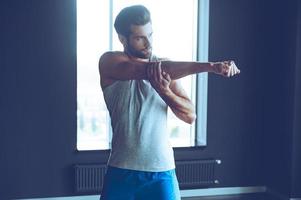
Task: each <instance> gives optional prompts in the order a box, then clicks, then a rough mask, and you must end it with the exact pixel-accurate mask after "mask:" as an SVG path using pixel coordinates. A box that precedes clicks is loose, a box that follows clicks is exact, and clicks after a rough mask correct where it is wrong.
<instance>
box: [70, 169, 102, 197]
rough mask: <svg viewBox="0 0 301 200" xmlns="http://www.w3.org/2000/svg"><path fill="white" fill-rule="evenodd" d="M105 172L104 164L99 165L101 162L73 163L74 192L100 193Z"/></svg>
mask: <svg viewBox="0 0 301 200" xmlns="http://www.w3.org/2000/svg"><path fill="white" fill-rule="evenodd" d="M105 172H106V165H101V164H80V165H75V186H76V192H79V193H88V192H92V193H93V192H97V193H100V191H101V188H102V184H103V178H104V175H105Z"/></svg>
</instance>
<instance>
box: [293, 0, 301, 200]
mask: <svg viewBox="0 0 301 200" xmlns="http://www.w3.org/2000/svg"><path fill="white" fill-rule="evenodd" d="M298 11H299V12H298V23H297V27H298V32H297V43H296V44H297V51H296V65H295V66H296V69H295V102H294V103H295V105H294V131H293V154H292V159H293V161H292V163H293V166H292V192H291V193H292V195H291V197H295V198H297V197H301V170H300V169H301V77H300V74H301V1H299V2H298Z"/></svg>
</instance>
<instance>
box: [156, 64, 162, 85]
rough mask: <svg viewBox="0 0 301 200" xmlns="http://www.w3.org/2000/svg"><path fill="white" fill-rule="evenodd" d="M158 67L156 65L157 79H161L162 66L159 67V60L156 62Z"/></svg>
mask: <svg viewBox="0 0 301 200" xmlns="http://www.w3.org/2000/svg"><path fill="white" fill-rule="evenodd" d="M157 65H158V67H157V74H156V76H157V78H158V81H161V80H162V68H161V62H159V63H158V64H157Z"/></svg>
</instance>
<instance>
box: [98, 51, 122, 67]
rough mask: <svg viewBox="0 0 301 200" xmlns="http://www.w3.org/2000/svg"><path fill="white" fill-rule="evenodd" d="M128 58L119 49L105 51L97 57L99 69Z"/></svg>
mask: <svg viewBox="0 0 301 200" xmlns="http://www.w3.org/2000/svg"><path fill="white" fill-rule="evenodd" d="M127 59H128V57H127V55H126V54H125V53H123V52H121V51H107V52H105V53H104V54H102V55H101V56H100V59H99V64H98V66H99V70H101V69H103V68H107V67H108V66H111V65H114V64H116V63H118V62H123V61H126V60H127Z"/></svg>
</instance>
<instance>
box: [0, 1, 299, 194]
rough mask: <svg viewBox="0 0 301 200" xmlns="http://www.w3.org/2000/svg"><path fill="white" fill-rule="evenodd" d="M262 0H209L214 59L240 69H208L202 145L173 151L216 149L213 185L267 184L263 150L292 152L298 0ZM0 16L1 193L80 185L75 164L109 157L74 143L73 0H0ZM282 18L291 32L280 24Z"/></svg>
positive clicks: (193, 155)
mask: <svg viewBox="0 0 301 200" xmlns="http://www.w3.org/2000/svg"><path fill="white" fill-rule="evenodd" d="M265 2H269V3H262V2H261V1H260V0H255V1H254V0H248V1H240V0H227V1H220V0H211V1H210V49H209V57H210V60H212V61H217V60H224V59H234V60H235V61H236V63H237V65H238V66H239V67H240V68H241V70H242V73H241V75H240V76H238V77H236V78H232V79H226V78H221V77H218V76H216V75H210V76H209V94H208V95H209V96H208V128H207V129H208V146H207V147H206V148H177V149H175V155H176V160H190V159H203V158H205V159H206V158H218V159H221V160H222V165H221V166H220V167H219V168H218V174H217V176H218V179H219V181H220V185H218V187H237V186H252V185H256V186H257V185H265V184H266V183H267V182H268V183H269V184H272V179H271V177H270V176H273V175H274V173H277V172H279V171H280V170H281V169H282V166H279V167H278V168H277V167H276V171H275V172H273V173H266V174H267V175H266V176H264V174H265V172H266V171H265V170H264V167H263V164H264V163H265V162H264V160H265V159H267V158H268V161H270V160H271V161H272V159H274V157H277V158H280V160H279V162H282V161H283V162H286V161H287V160H286V156H289V155H290V154H289V150H287V149H289V148H290V145H291V143H290V142H289V138H285V137H284V135H285V134H284V132H286V131H292V130H290V129H291V124H290V120H291V119H292V116H291V115H290V114H292V113H293V107H290V106H289V104H290V103H291V102H293V96H294V95H293V93H294V90H288V91H287V90H286V89H285V88H287V87H288V86H292V85H293V82H291V81H290V77H291V76H292V75H293V71H294V67H292V65H293V64H295V63H293V61H291V53H293V54H294V53H295V52H294V45H292V46H291V44H292V43H293V39H290V37H291V34H292V35H293V32H294V31H295V30H294V26H293V25H292V24H291V20H292V21H294V20H295V19H294V14H293V13H292V14H291V13H290V10H291V9H293V10H294V4H293V3H292V4H289V5H287V6H284V10H281V12H279V11H280V8H281V6H280V4H277V5H276V6H272V7H269V4H270V5H273V3H272V1H265ZM273 2H274V1H273ZM283 2H285V1H283ZM292 2H295V1H292ZM267 8H269V9H270V11H268V14H267V15H268V17H267V18H266V19H264V21H262V18H263V17H265V15H266V10H269V9H267ZM279 15H280V16H279ZM0 16H1V18H0V20H1V23H0V28H1V32H0V44H1V46H0V53H1V54H0V64H1V66H0V89H1V93H0V94H1V96H0V134H1V140H0V156H1V157H0V163H1V164H0V169H1V170H0V177H1V178H0V199H6V198H8V197H9V198H30V197H31V198H33V197H51V196H70V195H72V196H73V195H76V194H75V193H74V173H73V167H72V166H73V165H74V164H77V163H105V162H106V159H107V157H108V151H88V152H77V151H76V1H67V0H51V1H46V0H44V1H37V0H36V1H35V0H26V1H25V0H23V1H22V0H19V1H17V0H2V1H0ZM295 21H296V20H295ZM265 22H269V23H268V26H267V24H266V23H265ZM278 23H280V25H281V27H284V28H287V30H288V32H285V31H280V32H278V28H277V27H278ZM274 31H275V32H274ZM283 34H284V36H282V35H283ZM270 36H272V37H270ZM266 40H267V43H265V42H266ZM277 44H279V45H280V47H281V48H279V49H278V47H279V46H278V45H277ZM299 52H300V48H299ZM276 58H277V60H278V61H277V62H276V61H275V60H274V59H276ZM268 61H271V63H270V62H268ZM287 62H288V63H289V64H288V65H287V64H286V63H287ZM299 63H300V59H299ZM284 64H285V66H288V71H284V72H283V70H282V68H283V66H284ZM293 66H294V65H293ZM274 67H275V68H274ZM269 69H271V70H272V69H276V70H275V71H273V73H272V74H271V73H269ZM283 73H284V75H283ZM282 79H283V80H282ZM274 84H275V85H276V88H279V89H274V87H273V85H274ZM299 87H300V86H299ZM287 95H288V99H286V98H285V97H284V96H287ZM276 97H277V98H276ZM279 97H280V98H279ZM269 101H272V102H274V101H276V102H274V103H273V104H272V105H269V104H268V102H269ZM283 102H284V105H282V103H283ZM278 106H280V111H279V113H278V114H277V115H276V116H274V114H275V113H274V109H276V108H277V107H278ZM287 108H288V110H289V111H286V109H287ZM271 111H273V112H271ZM299 114H300V113H299ZM279 115H281V116H279ZM286 117H288V119H286ZM283 120H284V123H283V124H282V122H283ZM274 122H275V124H274ZM272 125H276V127H274V128H271V126H272ZM298 130H300V129H298ZM266 132H269V133H266ZM274 132H276V133H274ZM295 135H296V134H295ZM272 136H275V138H274V137H272ZM290 137H291V139H292V134H291V135H290ZM271 138H274V139H275V141H274V140H273V142H272V143H271V140H270V139H271ZM282 140H284V141H282ZM290 141H291V140H290ZM278 144H279V145H280V146H278ZM282 150H283V151H284V153H283V154H282V153H281V152H282ZM264 152H267V153H266V154H264ZM274 153H275V155H273V154H274ZM270 155H271V156H272V157H271V158H269V156H270ZM289 157H290V156H289ZM295 160H297V158H296V159H295ZM299 163H300V162H299ZM268 166H269V167H275V166H272V165H268ZM289 167H291V166H286V165H285V166H284V167H283V168H284V169H285V171H284V175H283V176H281V177H280V179H281V180H284V182H283V183H281V184H283V186H285V184H286V183H287V182H289V181H290V180H287V179H286V178H285V176H286V175H287V174H290V169H288V168H289ZM266 170H269V168H267V169H266ZM281 173H282V172H281ZM296 173H297V174H298V173H299V172H296ZM297 181H298V180H296V184H298V182H297ZM281 184H280V186H281ZM285 187H286V186H285ZM275 188H276V189H278V188H277V187H276V186H275ZM279 190H280V191H281V192H282V191H283V192H285V193H286V192H288V191H287V190H288V188H285V189H284V190H282V189H281V188H280V189H279ZM295 191H296V190H295ZM287 194H288V193H287Z"/></svg>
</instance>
